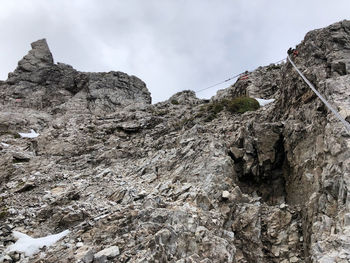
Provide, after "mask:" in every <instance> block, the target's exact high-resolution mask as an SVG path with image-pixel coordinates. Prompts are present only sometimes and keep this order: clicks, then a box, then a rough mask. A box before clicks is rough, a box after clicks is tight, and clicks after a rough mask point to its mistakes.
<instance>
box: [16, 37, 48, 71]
mask: <svg viewBox="0 0 350 263" xmlns="http://www.w3.org/2000/svg"><path fill="white" fill-rule="evenodd" d="M31 46H32V49H31V50H30V51H29V52H28V54H27V55H26V56H24V57H23V59H21V60H20V61H19V62H18V67H17V69H16V71H19V70H21V71H35V70H36V69H38V68H42V67H45V66H50V65H52V64H53V63H54V61H53V57H52V54H51V51H50V49H49V46H48V44H47V42H46V39H45V38H44V39H40V40H38V41H35V42H33V43H32V44H31Z"/></svg>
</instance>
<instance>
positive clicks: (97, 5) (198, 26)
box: [0, 0, 350, 101]
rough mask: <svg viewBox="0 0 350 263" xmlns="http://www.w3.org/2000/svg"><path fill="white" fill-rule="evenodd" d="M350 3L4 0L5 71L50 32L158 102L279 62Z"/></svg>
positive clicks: (58, 49)
mask: <svg viewBox="0 0 350 263" xmlns="http://www.w3.org/2000/svg"><path fill="white" fill-rule="evenodd" d="M348 10H350V2H349V1H348V0H338V1H332V2H329V1H326V0H321V1H316V0H310V1H302V0H292V1H289V2H284V1H277V0H251V1H246V0H236V1H229V0H222V1H220V2H214V1H210V0H191V1H185V0H178V1H172V0H148V1H142V0H129V1H122V0H113V1H112V0H105V1H98V0H75V1H70V0H51V1H47V0H34V1H27V0H3V1H2V7H1V9H0V22H1V23H0V32H2V41H1V43H0V50H1V52H0V61H1V62H2V63H1V65H0V78H2V79H4V78H6V75H7V72H9V71H12V70H13V69H14V68H15V67H16V63H17V61H18V60H19V59H20V58H21V57H22V56H23V55H25V54H26V53H27V51H28V49H29V43H30V42H32V41H35V40H37V39H39V38H43V37H46V38H47V40H48V43H49V45H50V47H51V50H52V53H53V55H54V58H55V60H56V61H60V62H64V63H68V64H71V65H72V66H74V67H75V68H77V69H78V70H82V71H109V70H120V71H124V72H126V73H128V74H133V75H136V76H138V77H140V78H142V79H143V80H144V81H145V82H146V83H147V85H148V87H149V89H150V91H151V92H152V97H153V100H154V101H159V100H164V99H167V98H168V97H170V96H171V95H172V94H173V93H175V92H177V91H180V90H183V89H194V90H196V89H202V88H204V87H206V86H209V85H211V84H213V83H215V82H218V81H220V80H223V79H226V78H228V77H230V76H232V75H234V74H236V73H239V72H240V71H244V70H246V69H248V70H252V69H254V68H256V67H258V66H260V65H264V64H269V63H270V62H273V61H277V60H279V59H281V58H283V57H284V56H285V53H286V50H287V49H288V48H289V47H290V46H294V45H295V44H297V43H298V42H300V41H301V40H302V38H303V36H304V35H305V33H306V32H307V31H309V30H311V29H314V28H319V27H323V26H327V25H328V24H330V23H333V22H336V21H339V20H342V19H345V18H347V16H348ZM223 87H224V86H221V87H218V88H223ZM214 93H215V89H212V90H208V91H206V92H203V93H201V94H198V95H200V96H210V95H213V94H214Z"/></svg>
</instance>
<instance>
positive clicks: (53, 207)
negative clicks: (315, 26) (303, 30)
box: [0, 21, 350, 263]
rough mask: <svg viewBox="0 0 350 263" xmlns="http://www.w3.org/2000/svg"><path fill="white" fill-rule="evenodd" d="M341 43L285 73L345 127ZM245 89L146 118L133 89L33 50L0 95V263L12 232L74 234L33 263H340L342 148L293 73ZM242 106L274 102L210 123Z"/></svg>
mask: <svg viewBox="0 0 350 263" xmlns="http://www.w3.org/2000/svg"><path fill="white" fill-rule="evenodd" d="M349 32H350V30H349V22H348V21H341V22H339V23H335V24H333V25H331V26H329V27H327V28H324V29H319V30H315V31H312V32H310V33H308V34H307V35H306V37H305V39H304V40H303V42H302V43H301V44H300V45H298V46H297V47H296V48H297V50H298V51H299V55H298V56H293V58H292V59H293V60H294V61H295V63H296V64H297V65H298V67H300V68H301V70H302V71H303V72H304V73H305V75H306V76H307V77H308V78H309V79H310V81H312V82H313V83H314V84H315V86H316V88H317V89H318V90H319V91H320V92H321V93H323V94H324V95H325V97H326V98H327V100H329V101H330V102H331V103H332V104H333V105H334V106H335V107H336V108H337V109H339V111H340V112H341V114H342V115H343V116H344V117H345V118H347V117H348V115H349V114H348V110H349V107H350V104H349V97H350V93H349V89H348V83H349V74H348V73H349V67H348V66H349V65H348V64H349V63H348V61H349V44H348V43H349V41H348V40H349ZM29 64H30V65H29ZM248 75H249V76H248V78H247V79H240V80H238V81H237V82H236V83H235V84H233V86H232V87H229V88H227V89H225V90H222V91H219V92H218V93H217V95H216V96H214V97H213V98H212V99H211V100H210V101H209V100H202V99H198V98H196V96H195V94H194V92H192V91H182V92H179V93H177V94H175V95H173V96H172V97H171V98H170V99H169V100H167V101H164V102H160V103H157V104H155V105H151V104H150V103H151V97H150V94H149V92H148V90H147V88H146V85H145V84H144V83H143V82H142V81H141V80H139V79H138V78H136V77H134V76H129V75H127V74H125V73H122V72H114V71H113V72H108V73H86V72H78V71H76V70H75V69H73V68H72V67H71V66H69V65H66V64H63V63H58V64H54V62H53V59H52V55H51V53H50V52H49V49H48V47H47V44H46V42H44V41H39V42H38V43H36V44H33V49H32V51H30V52H29V53H28V55H27V56H26V57H25V58H23V60H22V61H20V63H19V66H18V67H17V69H16V70H15V71H14V72H13V73H11V74H10V75H9V79H8V80H7V81H5V82H1V83H0V103H1V107H0V143H6V144H7V145H9V147H1V148H0V166H1V169H0V253H1V254H3V253H4V251H5V250H6V249H7V247H8V246H10V245H11V244H12V243H14V242H15V240H14V238H13V237H12V236H11V232H12V230H13V229H14V228H15V229H16V230H19V231H22V230H23V231H24V232H26V233H33V234H35V235H37V236H42V235H44V234H45V233H55V232H58V231H60V230H64V229H67V228H69V229H70V230H71V234H70V235H69V237H66V238H65V239H64V240H62V241H60V242H58V243H57V244H55V246H52V247H50V248H47V249H46V250H45V253H41V254H40V255H34V256H33V257H32V258H30V261H33V262H40V261H45V262H49V263H50V262H75V261H77V262H81V261H82V262H85V263H87V262H109V261H118V262H119V261H120V262H127V261H129V262H237V263H238V262H239V263H243V262H261V263H267V262H268V263H270V262H272V263H277V262H322V261H324V262H328V261H330V260H331V261H332V262H333V261H335V262H345V261H346V260H348V259H349V255H350V248H349V244H350V238H349V236H350V230H349V221H350V220H349V212H350V193H349V189H348V185H349V184H350V177H349V176H350V161H349V160H350V152H349V149H350V136H349V135H348V134H347V133H346V132H345V130H344V129H343V127H342V125H341V124H340V123H339V122H337V121H336V119H335V118H334V117H333V115H332V114H331V113H330V112H328V111H327V110H326V109H325V108H324V106H323V104H322V102H320V101H319V99H318V98H317V97H316V96H315V95H313V93H312V92H311V91H310V90H309V89H308V88H307V86H306V85H305V83H304V82H303V80H301V79H300V77H299V76H298V75H297V73H296V72H295V70H294V69H293V68H292V67H291V65H290V63H282V64H279V65H269V66H266V67H259V68H258V69H257V70H255V71H253V72H249V74H248ZM242 95H249V96H253V97H260V98H264V99H269V98H274V99H275V102H274V103H273V104H271V105H269V106H267V107H261V108H260V109H258V110H257V111H252V112H246V113H244V114H232V113H230V112H228V111H227V110H225V109H224V110H222V111H220V112H218V113H217V114H216V118H213V119H210V120H208V119H206V116H205V115H206V112H205V111H206V109H208V107H207V106H208V105H210V103H212V102H213V101H216V102H217V103H220V100H222V99H229V98H232V97H236V96H242ZM31 129H34V130H35V131H37V132H38V133H40V136H39V137H37V138H33V139H24V138H18V136H15V134H17V132H19V131H24V130H31ZM16 158H17V161H16ZM28 186H32V187H29V188H28ZM34 186H35V187H34ZM21 187H24V188H23V189H22V188H21ZM18 190H19V191H18ZM7 226H9V227H7ZM103 248H106V249H103ZM101 249H102V250H101ZM99 250H101V251H100V252H98V253H96V251H99ZM113 257H114V258H113ZM27 259H28V258H25V259H24V260H27ZM21 260H22V259H21ZM27 261H29V259H28V260H27Z"/></svg>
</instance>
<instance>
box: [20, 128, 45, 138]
mask: <svg viewBox="0 0 350 263" xmlns="http://www.w3.org/2000/svg"><path fill="white" fill-rule="evenodd" d="M18 134H19V135H20V136H21V137H22V138H36V137H38V136H39V135H40V134H39V133H36V132H35V131H34V130H33V129H31V130H30V133H22V132H19V133H18Z"/></svg>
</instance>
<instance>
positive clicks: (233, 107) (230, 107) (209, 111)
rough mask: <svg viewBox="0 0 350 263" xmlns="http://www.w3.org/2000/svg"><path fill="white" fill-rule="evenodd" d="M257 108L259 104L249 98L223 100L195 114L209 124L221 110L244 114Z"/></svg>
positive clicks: (206, 106) (204, 107) (205, 106)
mask: <svg viewBox="0 0 350 263" xmlns="http://www.w3.org/2000/svg"><path fill="white" fill-rule="evenodd" d="M259 107H260V105H259V102H258V101H257V100H256V99H253V98H249V97H237V98H234V99H223V100H220V101H214V102H212V103H210V104H208V105H203V106H201V108H200V113H199V114H197V116H196V117H204V121H206V122H210V121H212V120H214V119H215V118H216V117H217V115H218V113H220V112H221V111H223V110H227V111H228V112H231V113H244V112H247V111H255V110H257V109H259Z"/></svg>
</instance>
